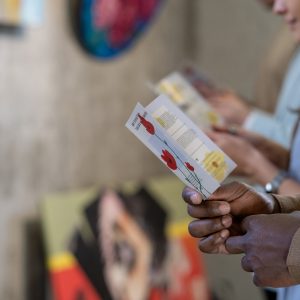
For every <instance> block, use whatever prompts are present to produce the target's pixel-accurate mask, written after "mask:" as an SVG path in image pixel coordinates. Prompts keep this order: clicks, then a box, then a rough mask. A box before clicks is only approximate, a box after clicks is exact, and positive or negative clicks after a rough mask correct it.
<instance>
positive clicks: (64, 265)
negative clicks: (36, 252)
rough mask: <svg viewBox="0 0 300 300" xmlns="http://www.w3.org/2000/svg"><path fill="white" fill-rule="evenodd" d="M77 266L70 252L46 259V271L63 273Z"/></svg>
mask: <svg viewBox="0 0 300 300" xmlns="http://www.w3.org/2000/svg"><path fill="white" fill-rule="evenodd" d="M75 265H77V262H76V259H75V257H74V256H73V255H72V254H71V253H70V252H62V253H58V254H55V255H53V256H52V257H50V258H49V259H48V269H49V270H51V271H56V272H58V271H63V270H65V269H70V268H72V267H74V266H75Z"/></svg>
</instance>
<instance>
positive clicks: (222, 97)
mask: <svg viewBox="0 0 300 300" xmlns="http://www.w3.org/2000/svg"><path fill="white" fill-rule="evenodd" d="M206 99H207V100H208V102H209V103H210V104H211V105H212V107H213V108H214V109H215V110H216V111H217V112H218V113H219V114H220V115H221V116H222V117H223V118H224V120H225V122H226V124H228V125H230V124H237V125H243V123H244V122H245V120H246V118H247V117H248V115H249V113H250V112H251V108H250V106H249V105H248V104H247V103H246V101H244V100H242V99H241V98H240V97H239V96H238V95H237V94H236V93H234V92H232V91H229V90H226V91H223V92H219V93H215V94H212V95H210V97H207V98H206Z"/></svg>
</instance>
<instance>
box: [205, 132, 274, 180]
mask: <svg viewBox="0 0 300 300" xmlns="http://www.w3.org/2000/svg"><path fill="white" fill-rule="evenodd" d="M206 133H207V135H208V136H209V137H210V138H211V139H212V140H213V141H214V142H215V143H216V144H217V145H218V146H219V147H220V148H221V149H222V150H223V151H224V152H225V153H226V154H227V155H228V156H229V157H230V158H231V159H233V160H234V161H235V162H236V164H237V168H236V170H235V171H234V173H233V174H235V175H240V176H246V177H248V179H249V180H251V181H253V182H256V183H259V184H262V185H264V184H266V183H267V182H269V181H270V180H272V179H273V178H274V177H275V176H276V174H277V173H278V171H279V170H278V168H276V166H274V165H273V164H272V163H271V162H270V161H269V160H268V159H267V158H266V157H265V156H264V155H263V154H262V153H261V152H259V151H258V150H257V149H256V148H255V147H254V146H252V145H251V144H250V143H249V142H248V141H247V140H245V139H244V138H241V137H239V136H236V135H232V134H228V133H224V132H216V131H209V132H206Z"/></svg>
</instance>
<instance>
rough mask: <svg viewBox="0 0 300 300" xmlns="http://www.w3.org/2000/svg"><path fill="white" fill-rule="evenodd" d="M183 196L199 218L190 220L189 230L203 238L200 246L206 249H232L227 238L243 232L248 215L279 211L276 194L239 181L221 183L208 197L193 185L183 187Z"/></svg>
mask: <svg viewBox="0 0 300 300" xmlns="http://www.w3.org/2000/svg"><path fill="white" fill-rule="evenodd" d="M182 197H183V199H184V200H185V201H186V202H187V204H188V207H187V210H188V213H189V215H190V216H191V217H193V218H196V220H194V221H192V222H191V223H190V224H189V232H190V234H191V235H192V236H193V237H196V238H199V239H200V240H199V249H200V250H201V251H202V252H206V253H228V251H227V249H226V247H225V241H226V239H227V238H228V237H229V236H234V235H240V234H243V228H241V226H240V222H241V221H242V220H243V218H244V217H246V216H250V215H253V214H270V213H274V212H279V206H278V203H277V201H276V200H275V199H274V198H273V197H271V196H270V197H269V196H267V195H264V194H260V193H257V192H256V191H255V190H254V189H253V188H251V187H249V186H247V185H245V184H242V183H238V182H232V183H229V184H225V185H223V186H221V187H220V188H219V189H218V190H217V191H216V192H215V193H214V194H212V195H211V197H210V198H209V199H208V200H206V201H202V198H201V196H200V194H199V193H197V192H196V191H195V190H193V189H191V188H189V187H186V188H185V189H184V190H183V193H182Z"/></svg>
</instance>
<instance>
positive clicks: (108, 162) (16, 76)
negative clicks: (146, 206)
mask: <svg viewBox="0 0 300 300" xmlns="http://www.w3.org/2000/svg"><path fill="white" fill-rule="evenodd" d="M47 6H48V7H47V10H46V19H45V23H44V24H43V26H42V27H40V28H37V29H28V30H25V31H24V33H23V34H22V35H20V36H11V35H0V136H1V138H0V205H1V209H0V228H1V230H0V244H1V247H0V265H1V269H0V283H1V286H0V299H8V300H11V299H20V292H19V289H18V288H15V287H16V286H17V285H18V284H17V283H18V278H19V277H20V275H22V274H19V267H20V266H21V264H20V257H19V254H20V252H21V251H20V247H19V245H20V235H21V232H20V227H19V226H18V224H17V223H16V219H17V218H16V215H24V214H34V213H35V212H36V204H37V203H38V201H39V200H41V198H42V196H43V195H44V194H45V193H48V192H54V191H59V190H68V189H73V188H80V187H84V186H89V185H95V184H99V185H100V184H104V183H110V182H112V181H121V180H123V179H132V178H144V177H146V176H149V175H151V174H156V173H158V172H164V171H165V169H164V168H163V167H162V166H161V164H160V163H159V162H158V161H157V160H156V159H155V158H154V157H153V155H152V154H151V153H149V151H147V150H146V149H145V147H144V146H143V145H141V143H140V142H138V141H137V140H136V138H134V137H133V136H132V135H131V134H130V133H129V131H128V130H126V129H125V128H124V124H125V122H126V120H127V118H128V117H129V113H130V112H131V110H132V109H133V107H134V105H135V104H136V102H137V101H141V102H145V101H147V100H148V99H149V98H150V95H151V93H150V92H149V91H148V89H147V87H146V85H145V82H146V81H147V80H149V79H151V78H160V77H161V76H162V75H163V74H165V73H167V72H168V71H169V70H171V69H173V68H174V66H175V65H176V64H177V62H178V61H180V60H181V59H183V58H184V56H185V55H186V53H187V52H186V49H185V45H186V43H185V42H184V41H185V38H186V34H187V25H186V20H187V18H186V16H185V14H186V2H185V1H180V0H172V1H168V3H167V4H166V5H165V7H164V10H163V11H162V14H161V15H160V16H159V18H158V19H157V22H155V24H154V26H153V27H152V28H151V29H150V31H148V32H147V34H146V35H145V36H144V37H143V39H142V40H140V41H139V43H138V45H137V46H136V47H135V48H134V49H133V50H132V51H130V52H129V53H128V54H126V55H125V56H123V57H121V58H119V59H117V60H115V61H113V62H107V63H103V62H96V61H95V60H93V59H91V58H89V57H87V56H85V55H84V54H83V53H82V51H81V50H80V49H79V48H78V46H77V44H76V43H75V42H74V40H73V38H72V36H71V35H70V32H69V24H68V18H67V17H68V16H67V12H66V4H65V1H61V0H51V1H50V0H49V1H47ZM7 272H8V274H7ZM12 276H13V278H14V279H13V281H11V278H12ZM12 282H13V286H14V288H13V289H11V288H10V287H11V286H10V283H12Z"/></svg>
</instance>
